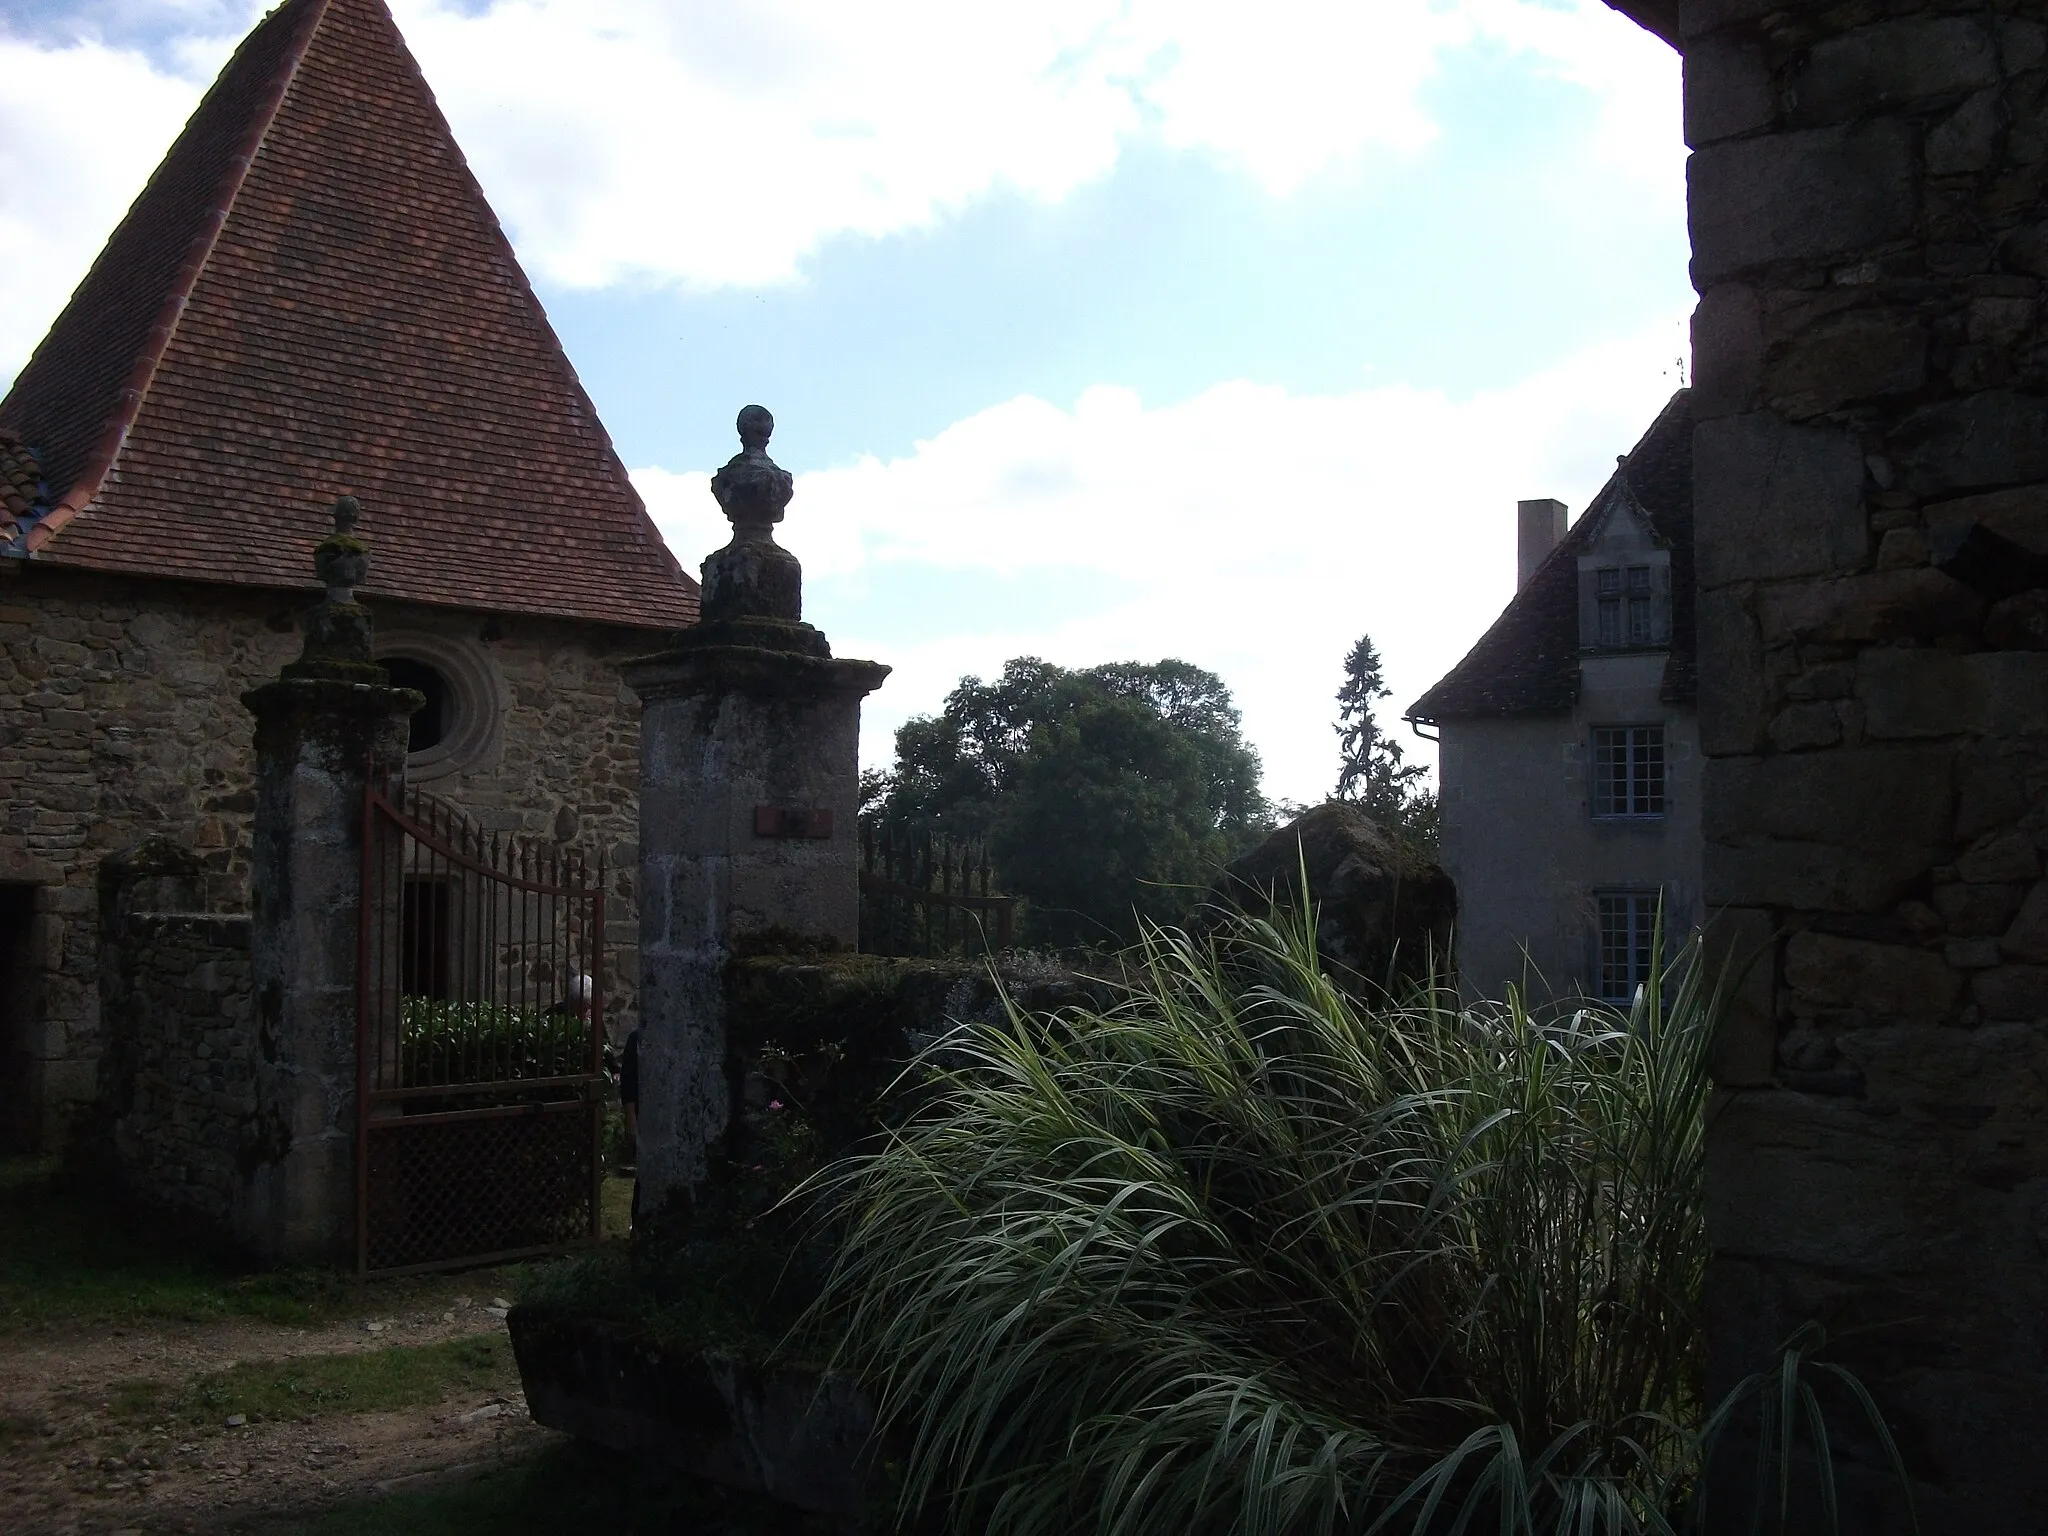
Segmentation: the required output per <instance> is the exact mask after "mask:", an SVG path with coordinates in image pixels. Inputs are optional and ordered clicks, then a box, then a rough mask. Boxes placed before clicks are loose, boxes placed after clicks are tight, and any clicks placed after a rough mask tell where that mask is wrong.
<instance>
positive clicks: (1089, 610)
mask: <svg viewBox="0 0 2048 1536" xmlns="http://www.w3.org/2000/svg"><path fill="white" fill-rule="evenodd" d="M1683 341H1684V332H1683V319H1682V317H1677V316H1674V317H1673V318H1672V319H1671V320H1670V321H1668V322H1666V323H1663V324H1660V325H1658V326H1655V327H1653V328H1651V329H1650V330H1648V331H1645V332H1643V333H1642V334H1639V335H1636V336H1634V337H1630V338H1628V339H1626V340H1622V341H1617V342H1611V343H1605V344H1600V345H1595V346H1589V347H1587V348H1585V349H1583V350H1582V351H1580V352H1579V353H1577V354H1576V355H1574V356H1572V357H1571V358H1569V359H1567V360H1566V361H1565V362H1563V363H1561V364H1559V365H1557V366H1555V367H1552V368H1549V369H1546V370H1545V371H1543V372H1541V373H1539V374H1537V375H1535V376H1533V377H1531V378H1528V379H1525V380H1523V381H1522V382H1520V383H1518V384H1515V385H1514V386H1512V387H1510V388H1506V389H1501V390H1497V391H1493V392H1490V393H1486V394H1480V395H1476V396H1474V397H1472V398H1469V399H1464V400H1456V399H1451V398H1448V397H1446V396H1445V395H1443V394H1440V393H1436V392H1431V391H1423V390H1416V389H1411V388H1408V387H1405V386H1395V387H1389V388H1382V389H1369V390H1361V391H1358V392H1355V393H1349V394H1341V395H1320V396H1302V395H1293V394H1289V393H1288V392H1287V391H1285V390H1281V389H1276V388H1269V387H1264V386H1259V385H1252V384H1245V383H1232V384H1224V385H1220V386H1218V387H1216V388H1214V389H1210V390H1208V391H1206V392H1205V393H1203V394H1201V395H1199V396H1197V397H1195V398H1193V399H1191V400H1188V401H1186V402H1184V403H1181V404H1177V405H1171V406H1165V407H1160V408H1156V409H1148V408H1146V406H1145V405H1144V404H1143V402H1142V401H1140V400H1139V399H1138V398H1137V397H1136V396H1135V395H1134V394H1132V393H1131V392H1129V391H1128V390H1123V389H1116V388H1110V387H1097V388H1094V389H1091V390H1089V391H1088V392H1087V393H1086V394H1084V395H1083V396H1081V398H1080V399H1079V400H1078V401H1077V402H1076V403H1075V404H1074V406H1073V408H1072V409H1062V408H1059V407H1056V406H1053V405H1049V404H1047V403H1045V402H1044V401H1041V400H1036V399H1032V398H1030V397H1028V396H1024V397H1019V398H1017V399H1014V400H1011V401H1008V402H1006V403H1004V404H1002V405H998V406H995V407H993V408H991V409H989V410H985V411H982V412H980V413H978V414H976V415H974V416H971V417H969V418H967V419H966V420H964V421H960V422H957V423H955V424H954V425H952V426H950V427H948V428H947V429H946V430H945V431H943V432H941V433H940V434H938V435H937V436H936V437H934V438H932V439H931V440H929V441H926V442H921V443H919V444H918V445H917V448H916V451H915V452H914V453H912V454H910V455H908V456H906V457H904V458H901V459H895V460H891V461H888V462H886V463H885V462H880V461H878V460H875V459H872V458H864V459H862V460H860V461H859V462H857V463H854V464H851V465H848V466H845V467H843V468H837V469H830V470H824V471H820V472H818V473H815V474H807V475H803V476H800V477H799V478H798V481H797V495H796V499H795V501H794V502H793V503H792V504H791V508H790V516H789V521H788V523H787V525H786V531H785V535H784V537H785V542H787V543H788V544H789V545H790V546H791V547H792V548H793V549H794V550H795V551H796V552H797V554H798V555H799V556H800V557H801V558H802V559H803V561H804V568H805V572H806V578H807V584H808V590H809V600H808V601H809V609H808V611H809V613H810V616H811V617H812V618H813V619H814V620H815V621H816V622H818V623H819V624H820V625H821V626H823V627H824V628H825V629H826V630H827V632H828V633H829V634H830V635H831V637H832V640H833V644H834V647H835V649H836V650H837V652H838V653H839V654H841V655H856V656H871V657H873V658H875V659H876V660H880V661H886V662H890V663H892V664H894V665H895V666H896V668H897V672H896V674H895V676H893V677H892V678H891V679H890V680H889V683H888V685H887V686H886V687H885V688H884V689H883V690H882V692H881V693H880V694H878V695H876V696H875V697H874V698H873V699H871V700H870V701H869V706H868V711H867V715H866V729H865V732H864V737H865V739H864V743H863V753H864V757H865V759H866V760H867V761H869V762H871V763H883V762H886V761H887V760H888V758H889V755H890V742H891V735H892V732H893V730H894V727H895V726H896V725H897V724H898V723H900V722H901V721H902V720H903V719H905V718H907V717H908V716H909V715H911V714H913V713H924V712H928V711H931V710H933V709H935V708H936V707H937V706H938V704H939V702H940V700H941V699H942V698H943V696H944V694H945V692H946V691H947V689H949V688H950V687H952V685H953V684H954V683H955V682H956V681H958V679H959V678H960V676H961V675H962V674H963V673H967V672H978V673H981V674H983V675H988V674H990V673H993V672H994V671H996V670H997V669H999V668H1000V667H1001V665H1002V663H1003V661H1004V660H1005V659H1006V658H1008V657H1010V656H1015V655H1020V654H1027V653H1028V654H1035V655H1040V656H1044V657H1047V658H1048V659H1051V660H1054V661H1058V662H1062V663H1065V664H1068V665H1088V664H1092V663H1095V662H1101V661H1110V660H1121V659H1125V658H1134V659H1140V660H1153V659H1156V658H1158V657H1161V656H1168V655H1173V656H1180V657H1183V658H1184V659H1186V660H1189V661H1193V662H1196V663H1198V664H1200V665H1203V666H1206V667H1209V668H1211V669H1213V670H1214V671H1216V672H1218V673H1220V674H1221V675H1222V676H1223V678H1224V680H1225V681H1226V682H1228V683H1229V684H1230V686H1231V688H1232V690H1233V692H1234V693H1235V695H1236V697H1237V700H1238V703H1239V705H1240V706H1241V708H1242V709H1243V711H1244V716H1245V729H1246V733H1247V735H1248V736H1249V737H1250V739H1251V740H1252V741H1253V742H1254V743H1256V744H1257V745H1258V747H1259V748H1260V750H1261V751H1262V753H1263V754H1264V756H1265V760H1266V765H1267V774H1268V788H1269V790H1270V791H1272V792H1273V793H1276V794H1282V795H1288V796H1292V797H1296V798H1309V797H1311V796H1315V795H1319V794H1321V793H1322V792H1324V791H1325V790H1327V788H1328V787H1329V782H1330V780H1331V779H1332V778H1333V777H1334V767H1335V747H1334V738H1333V736H1332V734H1331V730H1330V722H1331V720H1332V718H1333V716H1334V711H1335V705H1334V702H1333V699H1332V695H1333V694H1334V693H1335V691H1336V689H1337V685H1338V683H1339V682H1340V681H1341V670H1342V661H1343V656H1344V654H1345V651H1346V650H1347V649H1348V648H1349V646H1350V644H1351V642H1352V641H1353V640H1355V639H1356V638H1357V637H1358V635H1359V634H1360V633H1361V632H1368V631H1369V632H1370V633H1371V634H1372V635H1373V637H1374V639H1375V640H1376V641H1377V642H1378V644H1379V647H1380V651H1381V654H1382V656H1383V657H1384V658H1385V660H1386V664H1387V676H1388V681H1389V682H1390V683H1391V684H1392V686H1393V689H1394V697H1393V698H1392V699H1391V700H1390V701H1389V704H1390V705H1392V706H1393V708H1391V709H1390V710H1389V711H1388V712H1387V718H1388V721H1389V723H1390V724H1391V723H1392V722H1393V720H1394V719H1395V718H1396V717H1397V716H1398V714H1399V712H1400V710H1401V709H1404V708H1405V707H1406V706H1407V705H1408V704H1409V703H1410V702H1412V701H1413V700H1414V699H1415V697H1416V696H1417V695H1418V694H1420V693H1421V692H1422V690H1423V689H1425V688H1426V687H1428V686H1429V684H1430V683H1432V682H1433V681H1435V679H1436V678H1437V677H1439V676H1440V675H1441V674H1442V673H1444V672H1445V671H1447V670H1448V669H1449V668H1450V667H1451V665H1452V664H1453V663H1455V662H1456V661H1457V659H1458V658H1459V657H1460V656H1462V655H1463V654H1464V652H1465V651H1466V649H1467V648H1468V647H1469V646H1470V645H1471V643H1472V641H1473V640H1475V639H1476V638H1477V637H1478V635H1479V634H1480V632H1481V631H1482V630H1483V629H1484V628H1485V627H1486V625H1488V624H1489V623H1491V622H1492V620H1493V619H1494V617H1495V616H1496V615H1497V614H1498V612H1499V611H1500V608H1501V607H1502V605H1503V604H1505V603H1506V601H1507V599H1508V598H1509V596H1510V595H1511V594H1512V592H1513V587H1514V503H1515V502H1516V500H1517V499H1519V498H1522V497H1527V496H1546V495H1556V496H1560V497H1563V498H1564V499H1566V500H1567V501H1569V502H1570V503H1571V504H1572V507H1573V511H1574V513H1576V512H1577V511H1579V510H1581V509H1582V508H1583V506H1584V504H1585V502H1586V500H1587V499H1588V498H1589V497H1590V496H1591V495H1592V493H1593V492H1594V491H1596V490H1597V489H1598V488H1599V486H1600V484H1601V483H1602V482H1603V481H1604V480H1605V479H1606V477H1607V476H1608V474H1609V473H1611V472H1612V470H1613V467H1614V458H1615V455H1616V454H1618V453H1621V452H1624V451H1626V450H1627V449H1628V448H1630V447H1631V446H1633V444H1634V442H1635V440H1636V438H1637V437H1638V436H1639V435H1640V434H1641V432H1642V431H1643V429H1644V428H1645V427H1647V426H1648V424H1649V422H1650V419H1651V417H1652V416H1654V415H1655V413H1656V411H1657V410H1658V409H1659V408H1660V407H1661V406H1662V404H1663V403H1664V401H1665V399H1667V398H1668V396H1669V394H1670V392H1671V390H1672V389H1674V388H1676V387H1677V383H1678V380H1677V378H1676V376H1675V371H1674V368H1673V361H1672V360H1673V359H1674V358H1675V357H1676V356H1677V355H1679V352H1680V350H1681V348H1682V347H1683ZM704 473H705V472H691V473H686V474H671V473H668V472H666V471H662V470H658V469H643V470H636V471H634V475H633V478H634V482H635V483H636V484H637V485H638V486H639V487H640V488H641V491H642V494H643V495H644V496H645V497H646V498H647V501H648V504H649V506H650V508H651V509H652V511H653V513H654V515H655V519H656V521H657V522H658V523H659V524H660V525H661V527H662V529H663V532H664V535H665V536H666V537H667V538H668V540H669V543H670V546H671V547H672V548H674V549H675V550H676V551H677V553H678V555H679V556H680V557H681V558H682V559H683V560H684V561H685V563H686V564H689V565H692V566H694V565H695V563H696V562H697V561H698V560H700V559H701V558H702V556H703V554H704V553H705V552H707V551H709V550H710V549H712V548H713V547H715V546H716V545H717V544H719V543H721V542H723V541H724V538H725V536H726V533H727V531H728V530H727V528H726V526H725V523H724V520H723V519H722V518H721V517H720V516H719V514H718V510H717V507H716V506H715V505H714V504H713V503H712V501H711V498H710V495H709V492H708V490H707V489H706V486H705V477H704ZM899 572H900V573H901V575H902V577H904V578H907V579H898V580H890V579H889V578H891V577H892V576H895V575H897V574H898V573H899ZM976 580H979V581H982V582H984V583H987V584H992V590H999V591H1000V592H1001V593H1002V594H1004V595H1003V596H1002V597H1000V598H999V599H997V600H992V601H991V602H989V603H988V604H987V605H986V606H985V608H984V610H983V611H982V612H980V613H978V614H970V615H966V616H963V615H962V614H961V613H960V611H959V609H958V608H957V607H956V606H949V605H947V604H946V603H944V602H943V601H941V600H940V599H941V598H942V597H943V595H944V594H946V593H947V591H948V590H949V587H950V586H952V585H954V584H957V583H962V582H972V581H976ZM1077 582H1081V583H1085V590H1088V591H1090V592H1097V591H1102V590H1105V589H1106V590H1107V591H1108V592H1109V593H1110V594H1111V595H1110V596H1109V597H1108V598H1107V599H1106V600H1103V601H1100V602H1096V601H1092V600H1091V601H1090V602H1089V603H1087V604H1085V605H1077V604H1075V603H1073V602H1070V601H1066V600H1065V598H1064V594H1065V593H1067V592H1068V591H1070V590H1071V589H1072V588H1073V586H1074V584H1075V583H1077ZM885 589H886V590H887V591H888V592H897V591H901V590H905V589H911V590H916V591H918V592H921V593H924V594H929V596H928V597H927V598H925V599H922V600H921V601H920V603H918V604H912V605H908V606H899V605H897V604H896V603H895V602H894V601H893V600H891V599H887V598H884V597H883V596H882V595H881V594H882V593H883V591H884V590H885ZM926 602H928V603H929V605H930V610H931V616H930V617H926V616H925V613H924V608H923V604H924V603H926ZM1077 607H1078V608H1080V609H1081V610H1082V611H1079V612H1077V611H1076V610H1077ZM1041 613H1048V614H1050V615H1051V616H1050V617H1041V616H1040V615H1041ZM1404 736H1405V729H1404ZM1409 739H1410V740H1412V738H1409ZM1415 750H1417V751H1420V752H1422V753H1423V754H1424V755H1425V758H1427V757H1428V756H1429V750H1428V749H1427V748H1426V747H1423V746H1421V744H1420V743H1416V744H1415Z"/></svg>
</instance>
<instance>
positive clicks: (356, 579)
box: [313, 496, 370, 603]
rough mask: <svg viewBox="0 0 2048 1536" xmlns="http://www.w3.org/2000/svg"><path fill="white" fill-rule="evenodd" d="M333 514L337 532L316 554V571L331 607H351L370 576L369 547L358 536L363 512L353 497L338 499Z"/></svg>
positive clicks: (323, 542) (316, 550) (314, 561)
mask: <svg viewBox="0 0 2048 1536" xmlns="http://www.w3.org/2000/svg"><path fill="white" fill-rule="evenodd" d="M331 510H332V513H333V517H334V532H332V533H330V534H329V535H328V536H327V537H326V538H324V539H322V540H321V541H320V544H319V547H318V548H316V549H315V550H314V551H313V569H314V570H315V571H317V572H318V573H319V576H320V584H321V585H322V586H323V587H325V588H326V589H327V600H328V601H329V602H330V603H352V602H354V601H355V600H356V588H357V587H359V586H361V585H362V584H363V581H364V578H366V577H367V576H368V575H369V574H370V547H369V545H367V544H365V543H364V542H363V541H362V540H361V539H359V538H357V537H356V536H355V527H356V520H357V519H358V518H359V517H361V516H362V512H363V508H362V504H361V503H360V502H358V501H357V500H356V499H355V497H353V496H338V497H336V498H335V501H334V506H333V508H332V509H331Z"/></svg>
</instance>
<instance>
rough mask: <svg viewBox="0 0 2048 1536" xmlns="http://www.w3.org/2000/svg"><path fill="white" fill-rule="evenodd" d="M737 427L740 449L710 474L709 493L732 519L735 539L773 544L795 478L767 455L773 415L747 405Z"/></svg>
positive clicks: (794, 485)
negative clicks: (776, 525) (723, 466)
mask: <svg viewBox="0 0 2048 1536" xmlns="http://www.w3.org/2000/svg"><path fill="white" fill-rule="evenodd" d="M738 426H739V432H740V451H739V452H738V453H736V454H734V455H733V456H732V458H731V459H730V460H729V461H727V463H726V466H725V468H723V469H721V470H720V471H719V472H718V473H717V474H715V475H713V476H712V477H711V494H712V495H713V496H715V497H717V498H718V505H719V506H720V507H721V508H722V509H723V510H724V512H725V515H726V516H727V517H729V518H731V519H732V525H733V530H734V533H733V536H734V537H735V538H741V539H766V540H768V541H769V542H770V543H773V542H774V539H775V524H777V523H779V522H781V521H782V513H783V510H784V509H785V508H786V507H788V505H789V498H790V497H791V496H793V495H795V494H796V480H795V478H794V477H792V476H791V474H790V472H789V471H788V470H786V469H784V468H782V466H780V465H779V464H777V463H776V462H775V461H774V460H773V459H771V458H769V457H768V438H769V436H770V435H771V434H772V433H773V432H774V431H775V418H774V417H773V416H771V415H769V414H768V411H767V408H766V407H765V406H759V405H750V406H748V407H746V409H744V410H742V411H741V412H740V416H739V422H738Z"/></svg>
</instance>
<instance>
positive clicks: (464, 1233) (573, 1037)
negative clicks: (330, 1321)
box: [356, 783, 605, 1275]
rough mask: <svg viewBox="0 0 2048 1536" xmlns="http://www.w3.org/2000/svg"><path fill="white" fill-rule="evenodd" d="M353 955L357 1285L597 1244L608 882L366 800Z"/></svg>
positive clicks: (593, 869) (397, 800) (468, 830)
mask: <svg viewBox="0 0 2048 1536" xmlns="http://www.w3.org/2000/svg"><path fill="white" fill-rule="evenodd" d="M362 911H363V922H362V936H361V941H360V948H359V952H358V955H357V1011H356V1268H357V1272H358V1273H360V1274H365V1275H371V1274H397V1273H402V1272H405V1271H409V1270H426V1269H444V1268H451V1267H453V1266H456V1265H460V1264H477V1263H485V1262H492V1261H498V1260H506V1259H513V1258H521V1257H528V1256H532V1255H536V1254H544V1253H558V1252H561V1251H563V1250H565V1249H568V1248H573V1247H577V1246H580V1245H582V1244H586V1243H590V1242H594V1241H595V1240H596V1239H597V1237H598V1236H599V1232H600V1228H599V1221H600V1216H599V1193H600V1190H601V1187H602V1183H603V1178H604V1168H603V1139H604V1108H605V1093H604V1087H605V1080H604V1040H603V1033H604V966H603V950H604V872H603V866H602V864H601V863H597V864H593V862H591V861H587V860H585V859H583V858H582V857H580V856H578V855H577V854H576V853H575V852H573V851H570V852H567V853H565V852H563V851H560V850H555V849H547V848H542V847H538V846H535V845H534V844H532V843H530V842H523V841H519V840H509V841H508V840H506V839H504V838H502V837H500V836H498V835H496V834H486V833H485V832H484V830H483V829H482V828H481V827H479V826H477V825H476V824H475V823H474V822H473V821H471V820H470V819H469V818H468V817H466V816H464V815H463V814H462V813H461V812H460V811H458V810H456V809H455V808H454V807H452V806H449V805H447V804H445V803H444V802H442V801H439V800H435V799H433V798H431V797H429V796H427V795H423V794H419V793H417V792H413V793H408V794H405V795H403V796H402V797H401V796H399V795H395V794H394V793H393V792H392V790H391V789H390V787H389V786H388V785H382V784H377V783H372V785H371V786H370V788H369V791H368V792H367V793H366V794H365V796H364V801H363V908H362Z"/></svg>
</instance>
